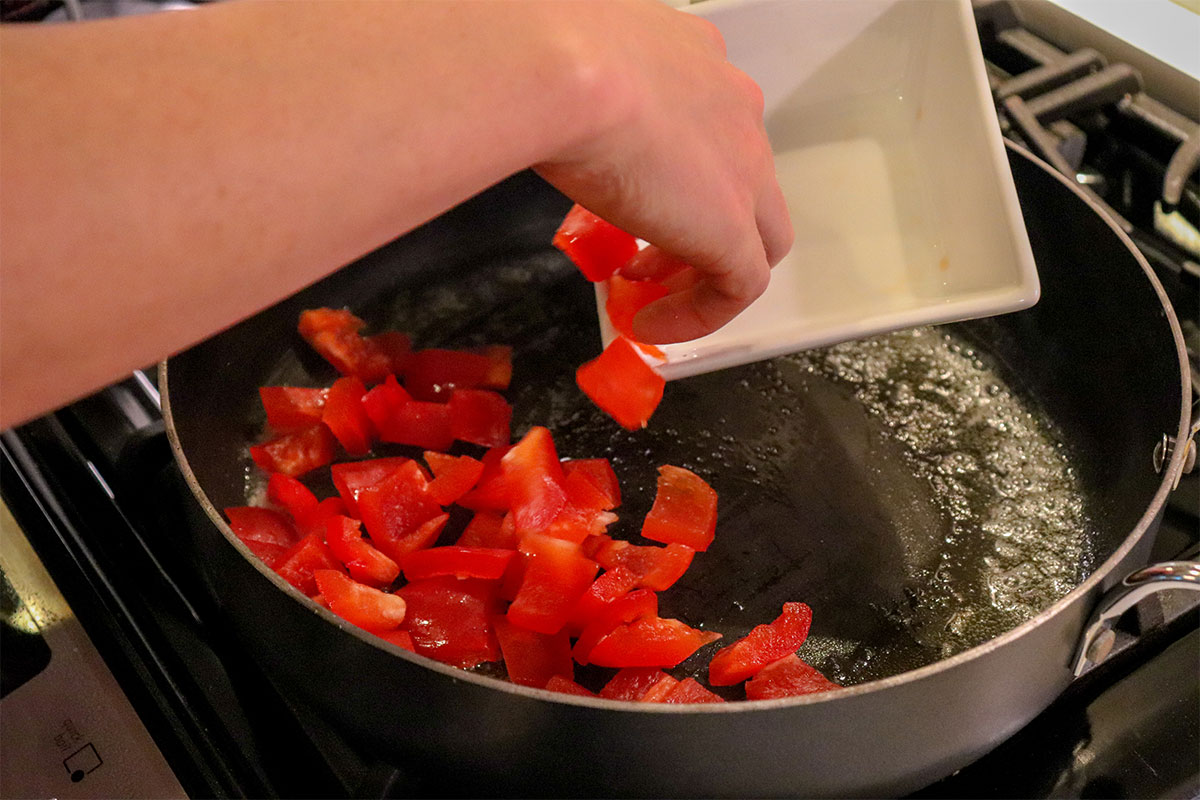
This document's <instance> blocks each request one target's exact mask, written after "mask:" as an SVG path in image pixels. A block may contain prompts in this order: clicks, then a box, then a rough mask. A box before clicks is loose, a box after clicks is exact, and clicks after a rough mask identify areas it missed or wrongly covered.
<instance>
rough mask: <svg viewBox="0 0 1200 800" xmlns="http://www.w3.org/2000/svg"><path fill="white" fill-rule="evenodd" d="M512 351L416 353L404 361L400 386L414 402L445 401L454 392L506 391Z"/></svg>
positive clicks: (503, 349) (434, 351)
mask: <svg viewBox="0 0 1200 800" xmlns="http://www.w3.org/2000/svg"><path fill="white" fill-rule="evenodd" d="M511 354H512V350H511V349H509V348H493V349H491V350H489V351H488V352H487V353H471V352H468V351H466V350H439V349H429V350H418V351H417V352H415V353H413V354H412V355H410V356H409V358H408V365H407V367H406V369H405V372H404V386H405V388H406V389H408V391H409V392H410V393H411V394H412V396H413V397H415V398H416V399H418V400H426V401H440V402H445V401H446V400H448V399H449V397H450V393H451V392H453V391H454V390H455V389H506V388H508V381H509V379H510V378H511V377H512V366H511V361H510V358H511Z"/></svg>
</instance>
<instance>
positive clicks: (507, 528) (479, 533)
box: [455, 511, 517, 550]
mask: <svg viewBox="0 0 1200 800" xmlns="http://www.w3.org/2000/svg"><path fill="white" fill-rule="evenodd" d="M505 519H509V524H508V525H505V524H504V521H505ZM455 544H456V545H458V546H459V547H496V548H501V549H506V550H516V549H517V529H516V528H515V527H514V526H513V525H512V522H511V517H505V516H504V515H502V514H500V513H498V512H495V511H476V512H475V516H473V517H471V521H470V522H468V523H467V527H466V528H464V529H463V532H462V535H461V536H459V537H458V541H457V542H455Z"/></svg>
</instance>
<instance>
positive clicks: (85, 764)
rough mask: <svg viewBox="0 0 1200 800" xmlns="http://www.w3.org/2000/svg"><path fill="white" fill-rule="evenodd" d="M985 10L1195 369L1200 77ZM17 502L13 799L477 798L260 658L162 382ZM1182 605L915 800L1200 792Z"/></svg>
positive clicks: (12, 469) (1079, 33)
mask: <svg viewBox="0 0 1200 800" xmlns="http://www.w3.org/2000/svg"><path fill="white" fill-rule="evenodd" d="M1163 2H1167V0H1163ZM163 5H171V6H178V5H182V4H180V3H170V4H159V6H158V7H162V6H163ZM101 6H108V7H109V8H110V11H111V13H123V12H125V11H140V10H144V9H145V7H148V6H151V7H153V6H155V4H153V3H149V2H147V1H146V0H139V1H138V2H136V3H132V4H130V3H126V4H125V5H124V6H122V5H121V3H119V2H117V3H95V4H91V3H84V4H79V3H77V2H76V3H70V4H66V5H65V7H63V4H59V3H54V2H44V0H22V2H5V3H4V12H5V15H6V18H10V16H14V15H17V14H19V15H20V16H21V17H22V18H36V19H42V18H45V17H46V16H47V15H49V16H51V18H53V17H54V16H55V15H57V16H59V17H80V16H89V15H94V14H96V13H100V7H101ZM135 6H136V8H135ZM975 10H976V21H977V24H978V28H979V32H980V38H981V42H982V43H983V48H984V55H985V59H986V61H987V67H988V74H989V77H990V80H991V83H992V89H993V94H994V97H995V99H996V105H997V109H998V112H999V116H1000V124H1001V126H1002V128H1003V130H1004V133H1005V135H1006V136H1008V137H1009V138H1011V139H1013V140H1014V141H1018V142H1020V143H1021V144H1023V145H1024V146H1026V147H1028V148H1029V149H1031V150H1033V151H1034V152H1035V153H1037V154H1038V155H1039V156H1041V157H1042V158H1043V159H1044V160H1046V161H1048V162H1049V163H1051V164H1052V165H1054V166H1055V167H1056V168H1058V169H1059V170H1060V171H1062V172H1064V173H1065V174H1067V175H1069V176H1070V177H1072V179H1074V180H1076V181H1077V182H1078V183H1079V184H1080V185H1081V186H1083V187H1085V188H1086V190H1087V191H1088V192H1089V193H1090V194H1091V195H1092V196H1093V198H1094V199H1096V200H1097V201H1099V202H1101V203H1102V204H1103V205H1104V206H1105V207H1106V208H1107V209H1108V210H1109V212H1110V213H1111V215H1112V216H1113V218H1114V219H1115V220H1117V221H1118V224H1120V225H1121V227H1123V228H1124V229H1125V230H1126V232H1127V233H1128V234H1129V235H1130V237H1131V238H1132V239H1133V240H1134V242H1135V243H1136V244H1137V245H1138V247H1139V248H1140V249H1141V250H1142V252H1143V253H1144V254H1145V255H1146V258H1147V260H1148V261H1149V262H1150V264H1151V265H1152V266H1153V268H1154V269H1155V272H1156V273H1157V275H1158V277H1159V278H1160V280H1161V281H1162V283H1163V285H1164V287H1165V288H1166V290H1167V292H1168V295H1169V296H1170V298H1171V300H1172V302H1173V304H1174V305H1175V308H1176V310H1177V312H1178V314H1179V316H1180V318H1181V321H1182V324H1183V327H1184V333H1185V338H1186V339H1187V342H1188V347H1189V352H1190V353H1191V356H1192V359H1193V363H1195V359H1196V353H1197V352H1200V321H1198V319H1200V314H1198V309H1197V286H1198V279H1200V267H1198V264H1200V250H1197V245H1196V239H1195V229H1196V228H1197V227H1200V187H1198V185H1197V179H1196V170H1197V164H1198V163H1200V156H1198V153H1200V149H1198V148H1200V125H1198V124H1197V121H1196V120H1197V119H1198V118H1200V108H1197V107H1196V106H1197V105H1200V88H1198V84H1197V83H1196V77H1195V75H1188V74H1186V73H1185V72H1181V71H1179V70H1178V69H1175V68H1174V67H1172V66H1171V65H1170V64H1169V63H1166V62H1164V61H1163V60H1162V59H1161V58H1155V57H1154V56H1152V55H1148V54H1146V53H1145V52H1144V51H1142V50H1140V49H1138V48H1133V47H1132V46H1130V45H1128V43H1126V42H1124V41H1123V40H1120V39H1115V38H1114V37H1113V36H1112V34H1110V33H1108V32H1106V31H1105V30H1103V29H1101V28H1097V27H1096V26H1094V25H1090V24H1086V23H1083V22H1080V21H1078V20H1077V21H1076V22H1072V21H1071V19H1075V18H1074V17H1072V16H1071V15H1070V14H1068V13H1067V12H1064V11H1062V9H1061V8H1059V7H1057V6H1053V5H1052V4H1048V3H1043V2H1021V3H1014V2H1010V0H977V2H976V3H975ZM1064 14H1066V16H1065V17H1064V16H1063V15H1064ZM1195 373H1200V368H1198V369H1196V370H1195V372H1194V374H1193V380H1195V379H1196V378H1195ZM1171 444H1172V443H1166V446H1170V445H1171ZM1147 457H1149V454H1147ZM1198 484H1200V478H1198V476H1197V474H1195V473H1193V474H1192V475H1188V476H1185V477H1184V479H1183V481H1182V482H1181V485H1180V487H1179V489H1178V490H1177V491H1176V492H1175V493H1174V494H1173V496H1172V499H1171V503H1170V506H1169V507H1168V508H1167V510H1166V512H1165V515H1164V522H1163V526H1162V528H1161V530H1160V533H1159V535H1158V538H1157V540H1156V543H1155V547H1154V553H1153V555H1152V558H1153V560H1170V559H1182V558H1191V559H1195V558H1197V553H1198V552H1200V545H1198V542H1200V523H1198V519H1197V509H1198V508H1200V488H1198ZM0 493H2V495H3V501H4V508H3V509H0V524H2V525H3V538H2V541H3V544H4V547H3V549H2V550H0V563H2V565H3V578H4V580H3V582H2V584H3V586H2V588H3V589H4V594H3V599H4V603H3V616H4V626H3V629H2V630H3V635H4V639H3V646H2V648H0V661H2V670H0V676H2V678H3V680H2V681H0V721H2V724H0V737H2V738H0V741H2V744H3V747H2V751H3V758H0V795H3V796H6V797H7V796H58V797H73V796H77V797H84V796H88V797H92V796H117V795H121V796H130V797H134V796H154V797H168V796H182V795H184V794H186V795H188V796H192V797H201V796H203V797H290V796H322V797H362V796H366V797H410V796H434V795H440V794H446V793H447V792H450V793H452V792H453V787H452V785H451V784H448V783H447V778H446V776H436V775H426V774H423V773H422V772H421V769H420V765H410V764H387V763H380V762H378V761H376V760H374V759H373V758H371V757H369V756H367V755H365V754H363V753H362V752H360V751H358V750H356V749H355V748H354V747H353V746H351V745H350V744H348V743H347V742H346V741H345V740H344V739H343V738H342V737H341V736H340V735H339V734H338V732H337V731H335V730H333V729H331V728H330V727H329V726H328V725H327V724H326V723H325V722H324V721H323V720H322V718H321V716H320V715H319V714H317V713H316V712H314V711H313V710H312V709H311V708H309V707H307V706H306V705H305V704H304V703H303V702H302V701H301V700H299V699H298V698H296V697H294V696H292V695H291V694H289V692H287V691H286V690H284V689H282V688H281V687H280V686H278V685H277V684H276V683H275V682H274V681H273V680H272V678H271V676H270V675H269V674H266V673H265V672H264V671H263V670H262V669H260V668H259V667H258V666H257V665H256V664H255V663H254V662H252V661H250V660H249V659H248V658H247V657H246V656H245V654H244V652H243V651H242V649H241V648H240V647H239V645H238V642H237V641H235V640H234V638H233V637H232V636H231V634H230V633H229V627H228V625H227V623H226V620H225V619H224V617H223V613H222V611H221V609H220V607H219V606H218V604H217V603H216V600H215V599H214V598H213V597H212V596H211V594H210V593H209V591H208V589H207V587H206V586H205V583H204V581H203V579H202V578H201V576H200V575H199V574H198V572H197V570H196V568H195V567H194V566H193V565H192V564H189V563H188V562H187V561H186V560H185V559H184V558H183V557H182V556H181V554H180V552H179V549H178V548H177V547H176V546H175V544H174V543H175V539H176V537H177V532H178V531H179V530H180V527H181V526H184V525H189V524H195V523H194V522H193V521H192V520H194V519H195V518H196V515H195V514H194V513H191V511H192V510H193V506H194V503H195V501H194V500H193V498H192V496H191V494H190V492H189V491H188V490H187V488H186V486H184V485H183V481H182V477H181V475H180V473H179V470H178V469H177V467H176V466H175V464H174V461H173V460H172V457H171V454H170V449H169V446H168V444H167V441H166V435H165V432H164V425H163V420H162V416H161V413H160V410H159V407H158V393H157V389H156V385H155V379H154V373H153V370H152V369H146V370H140V371H138V372H136V373H134V374H133V375H132V376H130V377H129V378H128V379H126V380H124V381H122V382H120V383H118V384H116V385H114V386H111V387H109V388H107V389H105V390H104V391H101V392H99V393H97V394H95V395H93V396H91V397H88V398H86V399H84V400H81V401H79V402H77V403H74V404H72V405H71V406H68V407H66V408H64V409H62V410H60V411H58V412H56V413H54V414H50V415H48V416H46V417H43V418H41V419H38V420H35V421H33V422H30V423H28V424H27V425H24V426H22V427H20V428H18V429H15V430H11V431H7V432H4V433H3V435H2V436H0ZM1159 598H1161V599H1151V600H1149V601H1146V602H1144V603H1143V604H1142V605H1141V606H1139V607H1138V611H1137V613H1136V614H1130V615H1127V617H1128V618H1127V619H1125V620H1123V623H1122V625H1121V627H1120V628H1119V634H1120V635H1119V640H1118V646H1117V648H1116V652H1115V653H1114V655H1112V656H1111V657H1110V658H1109V659H1108V660H1107V661H1105V662H1104V663H1102V664H1101V665H1100V666H1099V667H1096V668H1094V669H1093V670H1091V671H1090V672H1088V673H1086V674H1085V675H1083V676H1082V677H1081V678H1079V679H1078V680H1077V681H1076V682H1075V683H1074V684H1072V685H1071V686H1070V687H1069V688H1068V690H1067V691H1066V692H1065V693H1064V694H1063V695H1062V696H1061V697H1060V698H1059V699H1058V700H1057V701H1056V702H1055V703H1054V704H1053V705H1052V706H1051V707H1050V708H1049V709H1047V710H1046V711H1045V712H1044V713H1043V714H1042V715H1041V716H1039V717H1038V718H1037V719H1035V720H1034V721H1033V722H1032V723H1030V724H1029V725H1028V726H1027V727H1026V728H1025V729H1023V730H1021V731H1020V732H1018V733H1017V734H1016V735H1014V736H1013V737H1012V738H1010V739H1009V740H1007V741H1005V742H1003V743H1001V744H999V745H998V746H997V747H996V748H995V750H993V751H992V752H991V753H989V754H988V755H986V756H984V757H983V758H981V759H980V760H979V761H977V762H976V763H974V764H972V765H970V766H968V767H966V768H964V769H962V770H960V771H959V772H958V773H956V774H954V775H952V776H950V777H948V778H946V779H944V780H942V781H940V782H938V783H937V784H934V785H932V786H929V787H926V788H925V789H923V790H921V791H920V792H917V793H916V794H915V795H914V796H916V797H1095V796H1114V797H1116V796H1137V797H1197V796H1200V755H1198V754H1200V711H1198V710H1200V682H1198V681H1197V673H1196V664H1197V663H1198V658H1200V613H1198V612H1197V609H1196V608H1195V607H1194V606H1192V605H1189V604H1188V603H1186V602H1181V601H1179V600H1178V599H1173V595H1172V594H1171V593H1167V594H1163V595H1160V596H1159Z"/></svg>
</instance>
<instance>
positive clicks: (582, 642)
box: [571, 589, 658, 664]
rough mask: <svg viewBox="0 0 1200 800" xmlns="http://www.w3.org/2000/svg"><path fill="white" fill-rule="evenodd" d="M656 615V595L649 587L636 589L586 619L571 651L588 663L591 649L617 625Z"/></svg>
mask: <svg viewBox="0 0 1200 800" xmlns="http://www.w3.org/2000/svg"><path fill="white" fill-rule="evenodd" d="M657 616H658V595H656V594H655V593H654V592H652V591H650V590H649V589H637V590H635V591H632V592H630V593H629V594H627V595H625V596H623V597H619V598H617V599H616V600H613V601H612V602H611V603H606V604H605V605H604V606H603V607H601V609H600V610H599V611H598V612H597V613H596V614H595V615H594V616H593V617H592V618H591V619H590V620H589V621H588V623H587V625H586V626H584V628H583V630H582V632H581V633H580V634H579V639H578V640H577V641H576V642H575V646H574V647H573V648H572V650H571V653H572V654H573V655H574V656H575V660H576V661H578V662H579V663H580V664H587V663H588V656H589V655H591V652H592V649H593V648H594V647H595V646H596V645H597V644H598V643H599V642H600V640H601V639H603V638H604V637H605V636H608V634H610V633H612V632H613V630H615V629H616V627H617V626H618V625H623V624H626V623H630V622H633V621H634V620H638V619H641V618H642V617H657Z"/></svg>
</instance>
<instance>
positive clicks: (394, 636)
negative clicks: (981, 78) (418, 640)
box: [371, 628, 417, 653]
mask: <svg viewBox="0 0 1200 800" xmlns="http://www.w3.org/2000/svg"><path fill="white" fill-rule="evenodd" d="M371 632H372V633H374V634H375V635H376V636H378V637H379V638H380V639H383V640H384V641H385V642H391V643H392V644H394V645H396V647H402V648H404V649H405V650H409V651H411V652H414V653H415V652H417V649H416V647H415V646H414V645H413V639H412V635H411V634H409V632H408V631H405V630H400V629H399V628H397V629H395V630H392V631H371Z"/></svg>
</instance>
